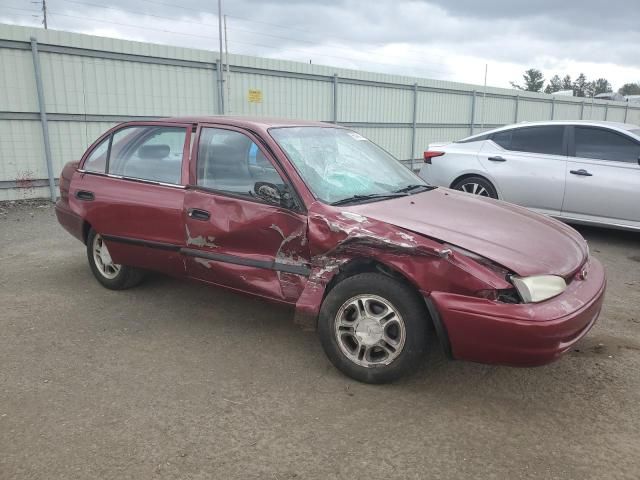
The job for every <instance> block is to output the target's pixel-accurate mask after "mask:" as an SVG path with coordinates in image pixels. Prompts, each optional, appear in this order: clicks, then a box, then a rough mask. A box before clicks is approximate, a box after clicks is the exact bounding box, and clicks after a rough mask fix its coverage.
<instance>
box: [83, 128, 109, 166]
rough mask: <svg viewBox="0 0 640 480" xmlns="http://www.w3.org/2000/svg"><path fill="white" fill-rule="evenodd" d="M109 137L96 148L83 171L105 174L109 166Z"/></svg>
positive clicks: (86, 161) (85, 162)
mask: <svg viewBox="0 0 640 480" xmlns="http://www.w3.org/2000/svg"><path fill="white" fill-rule="evenodd" d="M110 138H111V136H110V135H109V136H108V137H107V138H105V139H104V140H102V142H100V144H99V145H98V146H97V147H96V148H94V149H93V150H92V151H91V153H90V154H89V156H88V157H87V159H86V160H85V161H84V165H83V169H84V170H86V171H87V172H96V173H105V171H106V166H107V153H108V151H109V139H110Z"/></svg>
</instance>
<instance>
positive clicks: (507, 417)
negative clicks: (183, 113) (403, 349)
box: [0, 203, 640, 480]
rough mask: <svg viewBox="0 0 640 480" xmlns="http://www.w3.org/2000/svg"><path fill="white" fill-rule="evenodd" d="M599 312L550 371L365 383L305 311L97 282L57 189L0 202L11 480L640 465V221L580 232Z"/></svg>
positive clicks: (4, 467) (154, 286)
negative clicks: (44, 197)
mask: <svg viewBox="0 0 640 480" xmlns="http://www.w3.org/2000/svg"><path fill="white" fill-rule="evenodd" d="M580 231H581V232H582V234H583V235H584V236H585V237H586V238H587V239H588V240H589V243H590V247H591V252H592V253H593V255H595V256H596V257H598V258H599V259H600V260H602V261H603V263H604V265H605V266H606V268H607V271H608V276H609V288H608V294H607V298H606V301H605V308H604V310H603V313H602V316H601V317H600V320H599V323H598V324H597V325H596V327H595V328H594V329H593V330H592V331H591V332H590V334H589V335H588V336H587V337H586V338H585V339H583V340H582V341H581V342H580V343H579V344H578V345H577V347H576V349H575V350H574V351H572V352H571V353H569V354H568V355H566V356H565V357H564V358H563V359H561V360H560V361H558V362H556V363H554V364H552V365H549V366H545V367H539V368H535V369H516V368H508V367H494V366H486V365H478V364H472V363H464V362H455V361H449V360H446V359H445V358H444V356H443V354H442V353H441V352H440V351H439V350H438V349H437V346H436V345H435V344H434V345H433V348H432V350H431V352H430V353H429V355H428V356H427V358H426V359H425V362H424V365H423V366H422V368H421V369H420V371H419V372H418V373H417V374H415V375H413V376H411V377H409V378H406V379H404V380H403V381H400V382H398V383H396V384H393V385H385V386H369V385H363V384H359V383H357V382H354V381H352V380H350V379H348V378H346V377H344V376H343V375H341V374H340V373H339V372H338V371H336V370H335V369H334V368H333V367H332V366H331V365H330V363H329V361H328V360H327V359H326V358H325V356H324V354H323V352H322V350H321V347H320V344H319V341H318V339H317V337H316V334H315V333H313V332H304V331H302V330H300V329H299V328H298V327H296V326H294V325H293V324H292V319H291V312H289V311H288V310H285V309H282V308H279V307H274V306H272V305H269V304H265V303H263V302H261V301H258V300H252V299H247V298H246V297H241V296H238V295H234V294H230V293H228V292H225V291H222V290H215V289H211V288H208V287H205V286H201V285H196V284H191V283H185V282H181V281H177V280H174V279H170V278H166V277H163V276H152V277H151V278H149V279H148V281H147V282H146V283H144V284H143V285H142V286H140V287H139V288H136V289H133V290H129V291H126V292H112V291H109V290H106V289H104V288H102V287H101V286H100V285H99V284H98V283H97V282H96V281H95V280H94V278H93V277H92V275H91V272H90V271H89V268H88V266H87V261H86V257H85V251H84V246H83V245H82V244H81V243H79V242H78V241H77V240H75V239H73V238H72V237H70V236H69V235H68V234H67V233H66V232H65V231H63V230H62V228H61V227H59V226H58V224H57V222H56V220H55V215H54V211H53V208H52V207H51V206H50V205H48V204H38V203H28V204H14V205H10V204H0V479H2V480H6V479H32V478H33V479H47V480H52V479H95V478H112V479H127V478H132V479H153V478H181V479H231V478H240V479H272V480H285V479H293V478H300V479H307V478H310V479H315V478H317V479H346V478H356V479H359V478H367V479H378V478H384V479H390V478H393V479H395V478H397V479H423V478H429V479H431V478H434V479H436V478H442V479H456V478H474V479H477V478H483V479H485V478H493V479H518V478H527V479H528V478H531V479H551V478H557V479H567V478H572V479H573V478H575V479H587V478H589V479H590V478H615V479H621V478H629V479H632V478H633V479H637V478H639V477H640V414H639V413H640V234H632V233H625V232H616V231H612V230H604V229H591V228H580Z"/></svg>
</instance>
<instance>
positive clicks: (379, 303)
mask: <svg viewBox="0 0 640 480" xmlns="http://www.w3.org/2000/svg"><path fill="white" fill-rule="evenodd" d="M334 334H335V337H336V340H337V342H338V346H339V347H340V350H341V351H342V353H343V354H344V355H345V356H346V357H347V358H348V359H349V360H351V361H352V362H353V363H355V364H357V365H360V366H363V367H374V366H377V365H389V364H390V363H391V362H393V361H394V360H395V359H396V358H397V357H398V355H400V353H402V348H403V347H404V342H405V338H406V329H405V325H404V321H403V320H402V316H401V315H400V313H399V312H398V310H397V309H396V308H395V307H394V306H393V305H392V304H391V303H390V302H389V301H388V300H386V299H384V298H382V297H379V296H377V295H357V296H355V297H352V298H350V299H349V300H347V301H346V302H345V303H344V304H343V305H342V307H340V310H338V313H337V315H336V319H335V330H334Z"/></svg>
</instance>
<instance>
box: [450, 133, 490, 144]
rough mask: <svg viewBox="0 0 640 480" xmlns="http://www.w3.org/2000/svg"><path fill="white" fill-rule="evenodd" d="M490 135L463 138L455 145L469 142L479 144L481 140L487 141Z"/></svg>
mask: <svg viewBox="0 0 640 480" xmlns="http://www.w3.org/2000/svg"><path fill="white" fill-rule="evenodd" d="M490 136H491V134H490V133H489V134H486V135H475V136H473V137H467V138H463V139H462V140H458V141H457V142H456V143H471V142H481V141H483V140H488V139H489V137H490Z"/></svg>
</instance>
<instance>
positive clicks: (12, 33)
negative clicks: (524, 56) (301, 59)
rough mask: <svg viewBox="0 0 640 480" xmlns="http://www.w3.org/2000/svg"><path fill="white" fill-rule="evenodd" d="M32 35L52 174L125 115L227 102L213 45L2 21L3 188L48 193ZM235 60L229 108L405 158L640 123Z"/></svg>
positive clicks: (351, 74) (512, 95)
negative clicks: (571, 123)
mask: <svg viewBox="0 0 640 480" xmlns="http://www.w3.org/2000/svg"><path fill="white" fill-rule="evenodd" d="M31 37H35V38H36V39H37V46H38V49H39V59H40V64H41V73H42V82H43V90H44V98H45V108H46V112H47V116H48V119H49V122H48V124H49V136H50V141H51V151H52V160H53V171H54V172H55V174H56V175H55V176H56V177H57V174H58V173H59V172H60V170H61V169H62V166H63V165H64V163H65V162H67V161H69V160H74V159H78V158H79V157H80V156H81V155H82V153H83V152H84V150H85V149H86V147H87V146H88V145H89V144H91V143H92V142H93V140H94V139H95V138H96V137H98V136H99V135H100V134H101V133H102V132H104V131H105V130H106V129H107V128H109V127H110V126H112V125H114V124H115V123H118V122H120V121H125V120H129V119H134V118H136V117H160V116H174V115H215V114H219V113H221V102H220V88H219V86H220V83H219V76H218V75H219V72H218V68H217V62H218V57H217V54H216V53H215V52H210V51H203V50H194V49H186V48H180V47H171V46H163V45H154V44H146V43H140V42H129V41H123V40H116V39H109V38H102V37H95V36H88V35H80V34H73V33H68V32H57V31H52V30H48V31H44V30H41V29H32V28H25V27H17V26H10V25H0V65H1V72H0V200H6V199H18V198H26V197H46V196H48V188H47V181H46V180H45V179H46V178H47V175H48V173H47V169H46V162H45V154H44V147H43V137H42V128H41V123H40V118H39V111H40V110H39V105H38V97H37V90H36V81H35V74H34V64H33V56H32V52H31V45H30V38H31ZM230 70H231V71H230V72H228V73H225V75H226V77H227V78H226V86H225V105H226V108H225V113H229V114H238V115H255V116H275V117H284V118H298V119H309V120H322V121H329V122H331V121H337V123H339V124H343V125H348V126H351V127H352V128H354V129H356V130H358V131H359V132H361V133H362V134H363V135H365V136H367V137H369V138H371V139H372V140H373V141H375V142H377V143H379V144H380V145H381V146H382V147H384V148H385V149H387V150H389V151H390V152H391V153H393V154H394V155H395V156H397V157H398V158H400V159H402V160H409V159H411V158H412V157H413V158H415V157H419V156H420V152H422V150H423V149H424V148H425V147H426V145H427V144H428V143H430V142H434V141H448V140H455V139H459V138H463V137H465V136H468V135H469V134H471V133H478V132H481V131H483V130H486V129H488V128H492V127H495V126H498V125H503V124H508V123H513V122H516V121H523V120H548V119H550V118H552V116H553V118H555V119H577V118H584V119H605V118H606V119H607V120H613V121H625V119H626V121H627V122H629V123H637V124H638V123H640V108H629V107H628V105H627V104H624V103H615V102H604V101H598V100H596V101H592V100H591V99H587V100H584V99H577V98H572V97H561V98H560V97H556V98H555V99H553V97H551V96H548V95H543V94H536V93H530V92H516V91H513V90H508V89H500V88H492V87H489V88H487V89H486V92H485V91H484V89H483V88H482V87H479V86H473V85H467V84H462V83H455V82H445V81H439V80H429V79H422V78H413V77H406V76H400V75H386V74H378V73H371V72H360V71H354V70H346V69H339V68H332V67H326V66H320V65H308V64H305V63H297V62H289V61H283V60H273V59H266V58H258V57H247V56H237V55H231V56H230ZM414 120H415V121H414ZM414 137H415V142H414Z"/></svg>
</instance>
